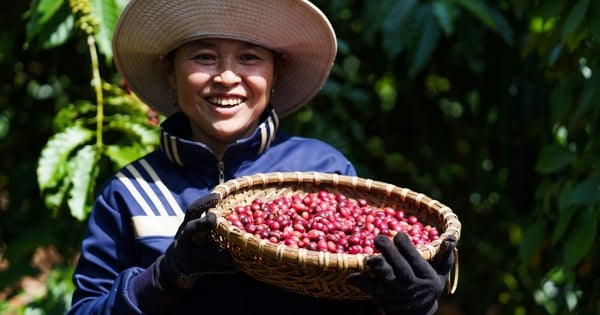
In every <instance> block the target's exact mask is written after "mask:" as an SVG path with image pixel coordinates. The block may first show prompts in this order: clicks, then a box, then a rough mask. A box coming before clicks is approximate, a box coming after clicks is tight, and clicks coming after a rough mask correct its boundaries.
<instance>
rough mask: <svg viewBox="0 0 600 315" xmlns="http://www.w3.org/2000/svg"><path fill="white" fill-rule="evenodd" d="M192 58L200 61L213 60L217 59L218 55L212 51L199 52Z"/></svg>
mask: <svg viewBox="0 0 600 315" xmlns="http://www.w3.org/2000/svg"><path fill="white" fill-rule="evenodd" d="M191 59H192V60H194V61H198V62H211V61H215V60H217V57H216V56H215V55H213V54H210V53H198V54H195V55H194V56H193V57H192V58H191Z"/></svg>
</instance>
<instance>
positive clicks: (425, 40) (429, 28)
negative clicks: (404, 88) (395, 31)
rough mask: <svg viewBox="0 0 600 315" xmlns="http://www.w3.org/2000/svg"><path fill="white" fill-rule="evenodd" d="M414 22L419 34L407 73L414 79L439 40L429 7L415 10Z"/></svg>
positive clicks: (438, 33)
mask: <svg viewBox="0 0 600 315" xmlns="http://www.w3.org/2000/svg"><path fill="white" fill-rule="evenodd" d="M416 21H417V24H418V30H419V33H418V34H417V46H416V49H415V51H414V53H413V61H412V64H411V65H410V68H409V71H408V72H409V74H410V76H411V77H415V76H416V75H417V73H419V71H421V69H423V66H425V64H427V62H428V61H429V59H430V58H431V55H432V54H433V51H434V49H435V47H436V46H437V42H438V39H439V38H440V32H439V30H438V28H437V25H436V24H437V23H436V21H435V17H434V15H433V12H432V10H431V6H422V7H420V8H419V9H418V10H417V14H416Z"/></svg>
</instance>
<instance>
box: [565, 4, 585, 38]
mask: <svg viewBox="0 0 600 315" xmlns="http://www.w3.org/2000/svg"><path fill="white" fill-rule="evenodd" d="M589 4H590V1H589V0H579V1H577V4H575V6H573V8H572V9H571V12H569V15H568V16H567V19H566V20H565V25H564V26H563V29H562V40H563V42H567V41H568V40H569V37H570V36H571V35H572V34H573V32H574V31H575V30H576V29H577V27H578V26H579V24H581V21H582V20H583V18H584V17H585V12H586V11H587V9H588V6H589Z"/></svg>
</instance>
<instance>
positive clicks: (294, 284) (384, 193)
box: [210, 172, 461, 300]
mask: <svg viewBox="0 0 600 315" xmlns="http://www.w3.org/2000/svg"><path fill="white" fill-rule="evenodd" d="M320 190H325V191H328V192H331V193H340V194H344V195H345V196H347V197H348V198H349V199H359V198H362V199H365V200H366V201H367V202H368V204H369V205H370V206H373V207H379V208H383V207H392V208H396V209H402V210H404V212H405V214H406V215H407V216H408V215H416V216H417V217H418V218H419V220H420V222H422V223H423V224H424V225H431V226H433V227H435V228H437V229H438V231H440V237H439V239H437V240H435V241H433V242H431V243H429V244H426V245H419V246H417V250H418V251H419V252H420V253H421V255H422V256H423V258H425V259H427V260H430V259H432V258H433V257H434V256H435V254H436V253H437V252H438V250H439V247H440V244H441V243H442V241H443V240H444V239H445V238H446V237H447V236H449V235H454V236H455V237H456V239H457V240H458V239H459V238H460V230H461V224H460V221H459V220H458V217H457V216H456V214H454V213H453V211H452V210H451V209H450V208H449V207H447V206H445V205H443V204H442V203H440V202H438V201H436V200H433V199H431V198H429V197H427V196H425V195H423V194H420V193H416V192H413V191H411V190H410V189H407V188H401V187H397V186H394V185H392V184H387V183H383V182H379V181H374V180H371V179H364V178H360V177H351V176H343V175H337V174H327V173H318V172H288V173H263V174H256V175H253V176H245V177H241V178H238V179H234V180H230V181H227V182H225V183H224V184H221V185H218V186H217V187H215V188H214V189H213V192H216V193H218V194H220V196H221V201H220V202H219V204H218V205H217V206H216V207H215V208H213V209H211V210H210V211H213V212H216V213H217V218H218V219H217V227H216V233H215V234H216V235H215V239H216V240H217V242H219V243H220V244H221V245H222V246H225V247H227V248H228V249H229V252H230V253H231V255H232V257H233V259H234V261H235V262H236V263H237V264H238V267H239V268H240V269H241V270H242V271H244V272H246V273H247V274H248V275H250V276H251V277H254V278H255V279H257V280H260V281H263V282H266V283H269V284H272V285H275V286H277V287H279V288H281V289H284V290H288V291H292V292H296V293H300V294H304V295H308V296H312V297H317V298H328V299H343V300H362V299H368V298H370V297H369V296H368V295H367V294H366V293H364V292H362V291H360V290H358V289H357V288H355V287H353V286H350V285H348V284H347V283H346V276H347V275H349V274H350V273H352V272H357V271H361V272H362V271H366V269H367V267H366V265H365V259H366V258H367V257H368V255H364V254H347V253H329V252H323V251H312V250H307V249H298V248H293V247H289V246H286V245H284V244H273V243H271V242H269V241H268V240H264V239H260V238H258V237H256V236H254V235H252V234H250V233H247V232H245V231H243V230H241V229H238V228H237V227H235V226H233V225H231V224H230V223H229V221H227V219H225V216H226V215H227V214H228V213H229V212H231V211H232V210H233V209H234V208H235V207H236V206H240V205H248V204H251V203H252V201H253V200H254V199H257V198H260V199H262V200H264V201H268V200H272V199H275V198H278V197H280V196H283V195H291V194H298V193H313V192H318V191H320ZM375 255H378V254H375Z"/></svg>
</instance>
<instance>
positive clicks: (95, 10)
mask: <svg viewBox="0 0 600 315" xmlns="http://www.w3.org/2000/svg"><path fill="white" fill-rule="evenodd" d="M91 3H92V14H93V15H94V16H95V17H97V18H98V19H99V20H100V22H101V23H100V29H99V30H98V34H96V37H95V38H96V42H97V43H98V50H99V51H100V53H101V54H103V55H104V56H105V57H107V59H108V60H111V59H112V46H111V45H112V44H111V43H112V34H113V30H114V28H115V24H116V23H117V19H118V17H119V14H120V13H121V10H122V9H123V5H124V2H123V1H118V0H91Z"/></svg>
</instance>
